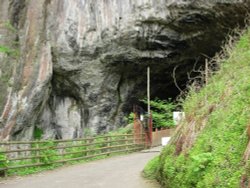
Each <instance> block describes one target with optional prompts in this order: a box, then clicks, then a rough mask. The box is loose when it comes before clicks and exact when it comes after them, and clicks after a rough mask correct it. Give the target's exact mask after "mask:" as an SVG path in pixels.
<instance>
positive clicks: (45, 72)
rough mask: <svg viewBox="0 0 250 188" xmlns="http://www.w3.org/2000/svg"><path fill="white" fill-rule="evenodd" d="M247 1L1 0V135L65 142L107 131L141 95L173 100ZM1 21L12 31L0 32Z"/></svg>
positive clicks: (240, 17) (240, 19)
mask: <svg viewBox="0 0 250 188" xmlns="http://www.w3.org/2000/svg"><path fill="white" fill-rule="evenodd" d="M249 8H250V1H249V0H246V1H244V0H242V1H240V0H230V1H229V0H228V1H220V0H216V1H215V0H214V1H212V0H211V1H205V0H195V1H194V0H136V1H131V0H98V1H96V0H70V1H68V0H39V1H35V0H29V1H28V0H3V2H1V4H0V24H1V25H0V36H5V37H0V43H1V44H9V43H10V41H12V42H13V41H15V45H14V46H13V48H15V49H16V50H17V51H18V52H19V55H18V56H15V57H11V56H9V55H4V54H0V61H1V64H0V87H1V92H2V94H1V95H0V110H1V112H2V115H1V124H0V126H1V130H0V136H1V139H16V140H21V139H22V140H30V139H32V138H33V134H34V128H35V127H38V128H40V129H42V130H43V133H44V134H43V137H44V138H58V139H61V138H62V139H70V138H77V137H82V136H84V135H85V134H87V133H89V132H92V133H101V132H106V131H110V130H113V129H115V128H117V127H120V126H122V125H124V124H125V123H126V121H125V119H124V114H126V113H128V112H129V110H131V104H132V103H133V102H134V101H135V100H136V99H138V98H143V96H144V95H145V92H146V91H145V86H146V79H145V77H146V67H147V66H150V67H151V70H152V75H151V77H152V80H151V82H152V83H153V84H152V88H151V89H152V96H159V97H164V96H165V97H166V98H167V97H168V96H174V95H176V94H177V93H176V89H174V84H173V78H172V75H171V74H172V71H173V68H174V67H176V66H178V68H177V72H176V75H177V76H176V79H177V81H178V82H179V83H185V80H186V79H187V78H186V72H188V71H190V70H191V69H192V67H193V65H194V63H195V62H198V63H202V62H203V61H204V57H205V56H213V55H214V54H215V53H216V52H217V51H219V50H220V47H221V44H222V42H223V41H224V39H225V37H226V36H227V34H228V33H229V32H230V31H231V30H232V29H233V28H235V27H238V26H243V25H244V19H245V18H246V15H247V12H248V10H249ZM7 21H8V22H9V23H11V25H13V26H14V28H15V31H10V28H8V27H6V24H5V23H7Z"/></svg>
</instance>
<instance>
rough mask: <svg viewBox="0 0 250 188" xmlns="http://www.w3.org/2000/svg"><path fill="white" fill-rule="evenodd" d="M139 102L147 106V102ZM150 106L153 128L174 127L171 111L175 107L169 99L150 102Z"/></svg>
mask: <svg viewBox="0 0 250 188" xmlns="http://www.w3.org/2000/svg"><path fill="white" fill-rule="evenodd" d="M141 101H142V102H144V103H145V104H147V100H145V99H144V100H141ZM150 106H151V113H152V117H153V126H154V128H171V127H174V121H173V111H174V109H175V108H176V105H175V104H174V103H173V102H171V99H168V100H160V99H155V100H151V101H150Z"/></svg>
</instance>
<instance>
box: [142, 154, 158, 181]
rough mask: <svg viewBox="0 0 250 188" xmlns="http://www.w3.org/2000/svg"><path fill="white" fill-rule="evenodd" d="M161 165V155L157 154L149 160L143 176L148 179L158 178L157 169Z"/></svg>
mask: <svg viewBox="0 0 250 188" xmlns="http://www.w3.org/2000/svg"><path fill="white" fill-rule="evenodd" d="M158 167H159V156H156V157H155V158H153V159H152V160H151V161H149V162H148V164H147V165H146V167H145V168H144V170H143V176H144V177H146V178H148V179H156V178H157V177H156V176H157V171H158Z"/></svg>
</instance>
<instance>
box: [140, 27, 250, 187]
mask: <svg viewBox="0 0 250 188" xmlns="http://www.w3.org/2000/svg"><path fill="white" fill-rule="evenodd" d="M228 51H229V57H228V58H227V59H226V60H224V61H223V62H220V63H221V64H222V65H221V70H220V71H219V72H218V73H217V74H216V75H215V76H213V77H212V78H211V79H210V82H209V84H208V85H207V86H206V87H204V88H203V89H202V90H201V91H200V92H199V93H195V92H191V93H190V95H189V96H188V97H187V99H186V101H185V102H184V110H185V112H186V115H187V116H189V117H192V118H193V119H195V120H197V121H196V122H199V118H200V117H203V118H204V117H206V118H208V119H207V123H206V127H205V128H204V129H203V130H202V131H201V133H200V134H199V135H198V137H197V139H196V140H195V142H194V145H193V147H192V148H191V149H189V150H188V152H187V153H186V154H185V155H184V154H182V153H181V154H180V155H178V156H176V155H174V154H173V153H174V152H175V145H174V143H173V144H172V145H169V146H167V147H166V148H165V149H164V151H163V152H162V154H161V156H160V158H159V160H158V159H155V160H154V161H151V162H150V163H149V164H148V166H147V167H146V168H145V174H146V175H147V176H152V174H157V175H156V176H157V177H158V178H157V179H158V180H159V181H160V182H161V183H162V184H163V185H164V187H168V188H193V187H199V188H210V187H221V188H222V187H223V188H237V187H240V179H241V175H242V174H244V173H246V174H247V175H248V176H250V172H249V171H247V170H246V168H245V167H244V163H243V161H242V157H243V154H244V151H245V149H246V146H247V142H248V139H247V134H246V127H247V125H248V123H249V122H250V121H249V120H250V31H248V32H247V33H246V34H244V35H243V36H242V37H241V39H240V41H239V42H238V43H237V44H236V46H235V47H234V48H233V49H229V50H228ZM211 106H215V110H214V111H212V112H211V113H207V112H208V108H209V107H211ZM183 126H188V123H187V122H184V123H183Z"/></svg>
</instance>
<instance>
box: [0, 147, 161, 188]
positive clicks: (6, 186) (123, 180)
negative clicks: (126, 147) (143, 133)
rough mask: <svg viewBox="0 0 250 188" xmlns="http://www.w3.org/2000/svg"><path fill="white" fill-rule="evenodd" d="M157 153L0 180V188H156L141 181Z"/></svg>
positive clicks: (154, 185) (105, 160) (136, 154)
mask: <svg viewBox="0 0 250 188" xmlns="http://www.w3.org/2000/svg"><path fill="white" fill-rule="evenodd" d="M158 154H159V152H158V149H156V150H155V149H154V150H151V151H149V152H147V151H146V152H140V153H133V154H129V155H126V156H118V157H111V158H108V159H103V160H97V161H93V162H89V163H85V164H78V165H73V166H68V167H63V168H60V169H56V170H53V171H47V172H43V173H39V174H36V175H32V176H26V177H17V178H10V179H7V180H3V181H1V182H0V188H159V187H160V186H159V185H157V184H156V183H153V182H150V181H148V180H145V179H143V178H142V177H141V171H142V170H143V168H144V166H145V164H146V163H147V162H148V161H149V160H150V159H152V158H153V157H154V156H156V155H158Z"/></svg>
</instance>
